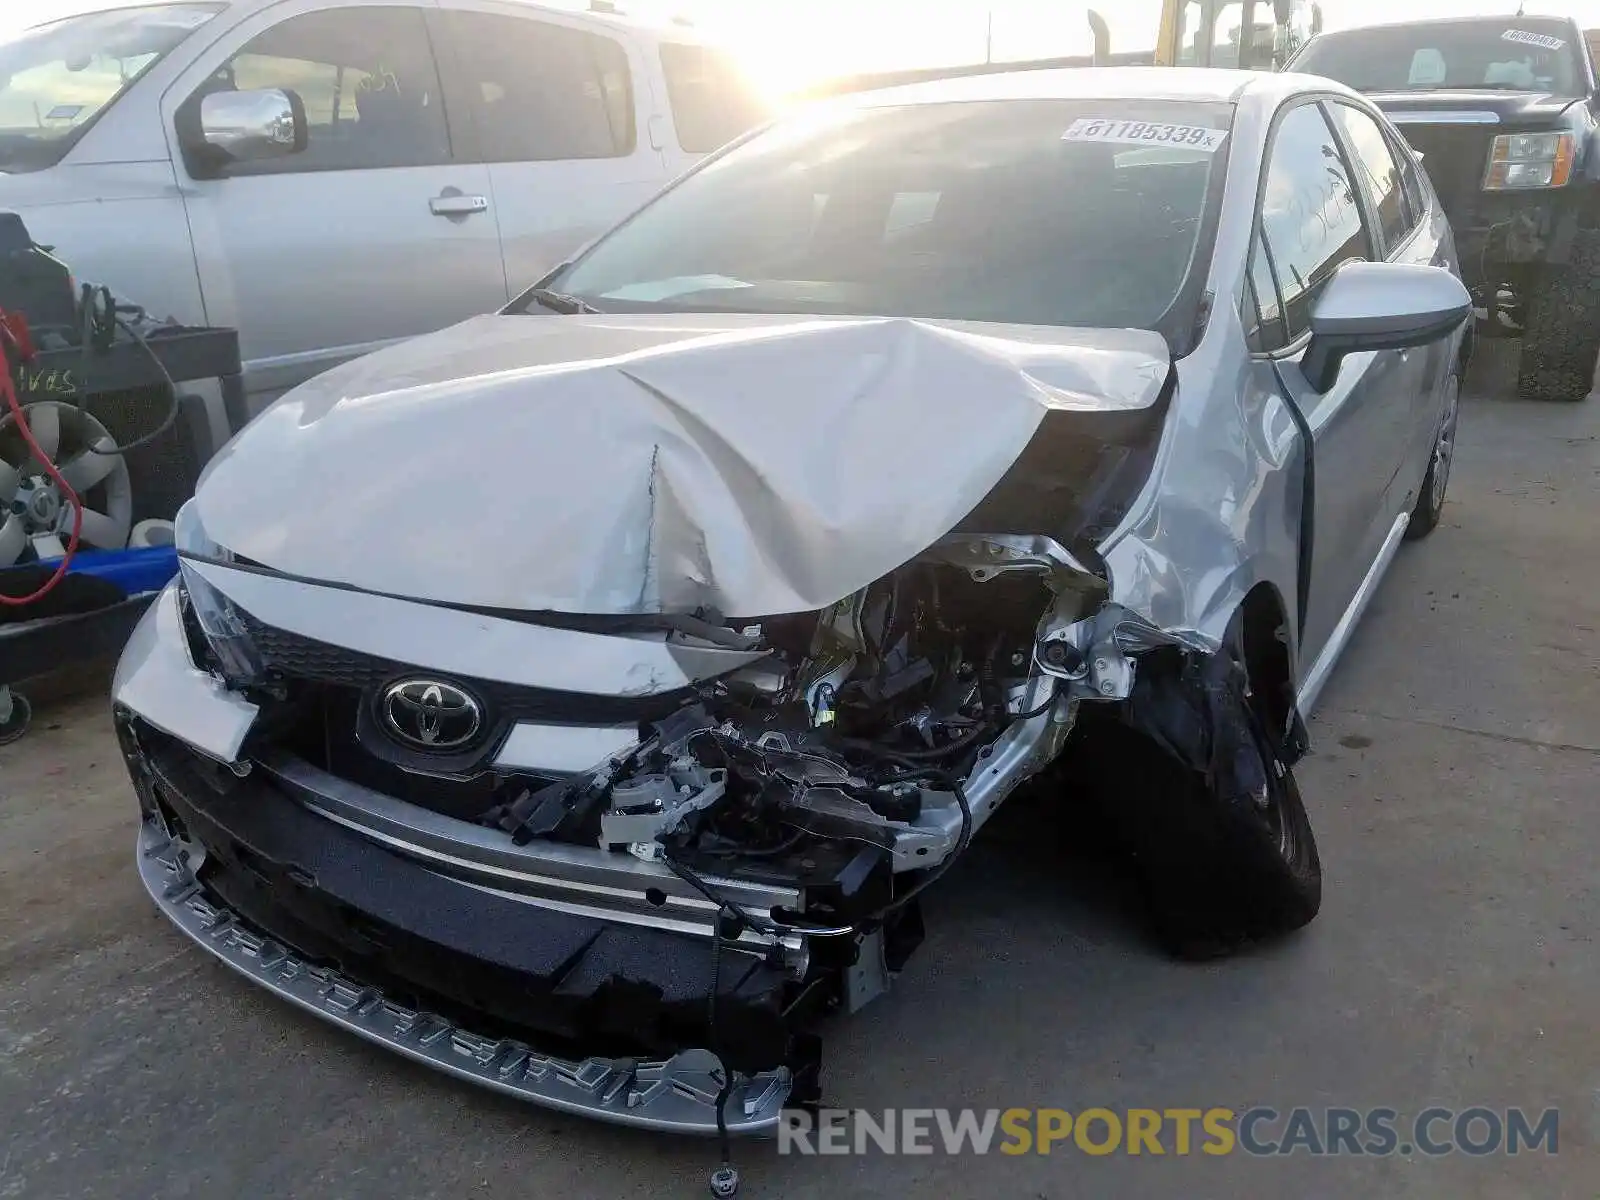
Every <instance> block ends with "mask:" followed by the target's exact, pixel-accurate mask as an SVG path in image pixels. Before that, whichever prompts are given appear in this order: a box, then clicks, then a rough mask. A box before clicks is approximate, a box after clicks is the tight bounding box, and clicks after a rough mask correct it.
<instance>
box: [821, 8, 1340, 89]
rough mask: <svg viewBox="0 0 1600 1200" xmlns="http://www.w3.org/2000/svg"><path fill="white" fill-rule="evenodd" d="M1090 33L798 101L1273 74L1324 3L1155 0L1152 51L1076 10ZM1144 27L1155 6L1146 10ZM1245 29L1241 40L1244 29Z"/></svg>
mask: <svg viewBox="0 0 1600 1200" xmlns="http://www.w3.org/2000/svg"><path fill="white" fill-rule="evenodd" d="M1140 8H1141V5H1140V4H1139V3H1138V0H1123V3H1122V5H1121V7H1119V8H1118V9H1117V10H1116V12H1117V16H1118V23H1119V25H1120V24H1121V23H1122V21H1123V19H1125V18H1127V17H1128V16H1129V15H1130V13H1131V14H1132V15H1133V16H1134V17H1137V16H1138V12H1137V11H1136V10H1138V9H1140ZM1079 11H1080V12H1082V13H1083V14H1084V15H1085V16H1086V17H1087V18H1088V22H1089V28H1090V30H1091V31H1092V32H1093V34H1094V54H1093V55H1092V56H1090V55H1074V56H1070V57H1063V58H1037V59H1027V60H1023V61H1007V62H994V61H985V62H981V63H969V64H963V65H959V66H938V67H922V68H914V69H911V70H896V71H874V72H869V73H866V74H861V75H852V76H849V77H846V78H841V79H830V80H828V81H826V82H824V83H822V84H819V85H817V86H815V87H813V88H811V89H809V90H808V91H806V92H805V93H802V94H801V95H800V96H799V97H797V99H813V98H817V97H821V96H835V95H839V94H840V93H844V92H858V91H866V90H869V89H871V88H880V87H893V86H895V85H896V84H903V83H918V82H921V81H923V80H929V79H947V78H951V77H954V76H960V75H980V74H984V73H986V72H989V71H1042V70H1051V69H1055V68H1060V67H1091V66H1093V67H1104V66H1162V67H1231V68H1236V69H1240V70H1252V71H1275V70H1278V69H1280V68H1281V67H1282V66H1283V65H1284V64H1285V63H1286V62H1288V61H1289V59H1290V58H1292V57H1293V56H1294V54H1295V52H1296V51H1298V50H1299V49H1300V47H1301V46H1303V45H1305V43H1306V42H1307V41H1308V40H1309V39H1310V38H1311V37H1312V36H1314V35H1315V34H1318V33H1321V32H1322V6H1321V5H1320V4H1318V3H1315V2H1314V0H1229V2H1226V3H1224V2H1223V0H1160V21H1159V33H1158V34H1157V38H1156V45H1155V46H1154V48H1151V47H1150V46H1148V45H1146V46H1144V47H1141V48H1139V49H1134V50H1129V49H1127V48H1126V47H1124V46H1122V45H1119V44H1114V42H1115V40H1116V39H1114V37H1113V34H1112V30H1111V26H1110V23H1109V22H1108V21H1107V20H1106V19H1105V17H1104V15H1103V14H1102V13H1101V12H1098V11H1096V10H1095V9H1093V8H1081V9H1080V10H1079ZM1144 11H1145V13H1146V14H1147V15H1146V18H1145V24H1144V27H1145V28H1146V29H1148V28H1149V24H1148V19H1149V16H1151V15H1155V5H1154V4H1152V5H1151V6H1150V7H1149V8H1146V9H1145V10H1144ZM1246 30H1249V31H1250V32H1249V35H1248V36H1246V34H1245V31H1246Z"/></svg>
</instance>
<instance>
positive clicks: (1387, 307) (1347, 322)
mask: <svg viewBox="0 0 1600 1200" xmlns="http://www.w3.org/2000/svg"><path fill="white" fill-rule="evenodd" d="M1470 316H1472V296H1471V294H1470V293H1469V292H1468V291H1467V289H1466V285H1465V284H1463V283H1462V282H1461V280H1460V279H1458V278H1456V276H1454V275H1452V274H1451V273H1450V272H1449V271H1447V270H1445V269H1444V268H1443V267H1426V266H1414V265H1410V264H1406V263H1381V262H1380V263H1374V262H1352V263H1346V264H1345V265H1344V266H1342V267H1340V268H1339V270H1338V271H1337V272H1336V273H1335V274H1334V276H1333V278H1332V279H1330V280H1328V284H1327V286H1326V287H1325V288H1324V289H1323V291H1322V295H1321V296H1320V297H1318V299H1317V302H1316V307H1314V308H1313V309H1312V311H1311V342H1310V344H1309V345H1308V346H1307V347H1306V352H1305V357H1304V358H1303V359H1302V360H1301V364H1300V369H1301V370H1302V371H1303V372H1304V373H1305V377H1306V382H1308V383H1309V384H1310V385H1311V386H1312V388H1314V389H1315V390H1316V391H1318V392H1326V391H1327V390H1328V389H1329V388H1331V387H1332V386H1333V384H1334V381H1335V380H1336V379H1338V377H1339V365H1340V364H1341V363H1342V362H1344V360H1345V359H1346V358H1347V357H1348V356H1350V355H1352V354H1361V353H1363V352H1365V351H1371V350H1409V349H1411V348H1412V347H1415V346H1426V345H1427V344H1428V343H1430V342H1435V341H1438V340H1439V339H1440V338H1444V337H1448V336H1449V335H1450V334H1452V333H1454V332H1455V331H1456V329H1457V328H1459V327H1460V325H1461V324H1462V322H1464V321H1466V320H1467V319H1468V318H1469V317H1470Z"/></svg>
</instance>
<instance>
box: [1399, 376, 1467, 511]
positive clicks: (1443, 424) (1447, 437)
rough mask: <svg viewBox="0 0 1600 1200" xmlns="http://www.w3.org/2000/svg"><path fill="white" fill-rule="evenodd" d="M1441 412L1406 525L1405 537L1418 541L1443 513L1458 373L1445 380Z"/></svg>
mask: <svg viewBox="0 0 1600 1200" xmlns="http://www.w3.org/2000/svg"><path fill="white" fill-rule="evenodd" d="M1444 387H1445V396H1444V415H1443V417H1442V418H1441V419H1440V421H1439V430H1438V433H1436V434H1435V435H1434V440H1433V452H1432V454H1431V456H1430V457H1429V459H1428V474H1427V475H1426V476H1425V477H1424V478H1423V480H1422V490H1421V491H1420V492H1419V493H1418V494H1417V506H1416V508H1414V509H1412V511H1411V523H1410V524H1409V525H1407V526H1406V537H1407V538H1409V539H1410V540H1411V541H1413V542H1415V541H1419V540H1421V539H1422V538H1425V537H1427V536H1428V535H1429V534H1430V533H1432V532H1433V531H1434V530H1435V529H1437V528H1439V518H1440V517H1441V516H1442V515H1443V514H1444V496H1445V491H1446V489H1448V488H1449V486H1450V468H1451V466H1452V465H1453V464H1454V462H1455V457H1456V429H1457V427H1458V426H1459V425H1460V422H1461V376H1459V375H1456V374H1453V373H1452V374H1451V376H1450V378H1449V379H1447V380H1445V385H1444Z"/></svg>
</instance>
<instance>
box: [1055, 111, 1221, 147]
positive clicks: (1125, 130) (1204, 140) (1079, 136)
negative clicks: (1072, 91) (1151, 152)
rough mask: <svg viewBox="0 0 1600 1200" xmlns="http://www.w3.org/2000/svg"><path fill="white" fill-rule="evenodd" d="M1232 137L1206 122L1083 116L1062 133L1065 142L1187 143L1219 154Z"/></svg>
mask: <svg viewBox="0 0 1600 1200" xmlns="http://www.w3.org/2000/svg"><path fill="white" fill-rule="evenodd" d="M1227 138H1228V131H1227V130H1226V129H1207V128H1206V127H1205V126H1204V125H1169V124H1167V123H1166V122H1165V121H1120V120H1112V119H1108V118H1104V117H1080V118H1079V119H1078V120H1076V121H1074V122H1073V123H1072V125H1071V127H1070V128H1068V130H1067V131H1066V132H1065V133H1063V134H1062V135H1061V140H1062V141H1064V142H1105V143H1107V144H1108V145H1112V146H1187V147H1188V148H1190V149H1191V150H1204V151H1206V152H1207V153H1215V152H1216V151H1217V150H1218V149H1219V148H1220V147H1221V146H1222V143H1223V142H1225V141H1226V140H1227Z"/></svg>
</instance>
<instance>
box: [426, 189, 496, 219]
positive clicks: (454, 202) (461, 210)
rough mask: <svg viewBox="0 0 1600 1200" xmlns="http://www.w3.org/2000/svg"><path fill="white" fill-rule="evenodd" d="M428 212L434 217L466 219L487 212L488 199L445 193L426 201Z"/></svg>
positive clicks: (458, 193)
mask: <svg viewBox="0 0 1600 1200" xmlns="http://www.w3.org/2000/svg"><path fill="white" fill-rule="evenodd" d="M428 211H429V212H431V213H432V214H433V215H434V216H436V217H466V216H470V215H472V214H473V213H481V212H488V211H489V197H487V196H465V195H462V194H461V193H460V192H446V193H444V194H443V195H439V196H435V197H434V198H433V199H431V200H429V201H428Z"/></svg>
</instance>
